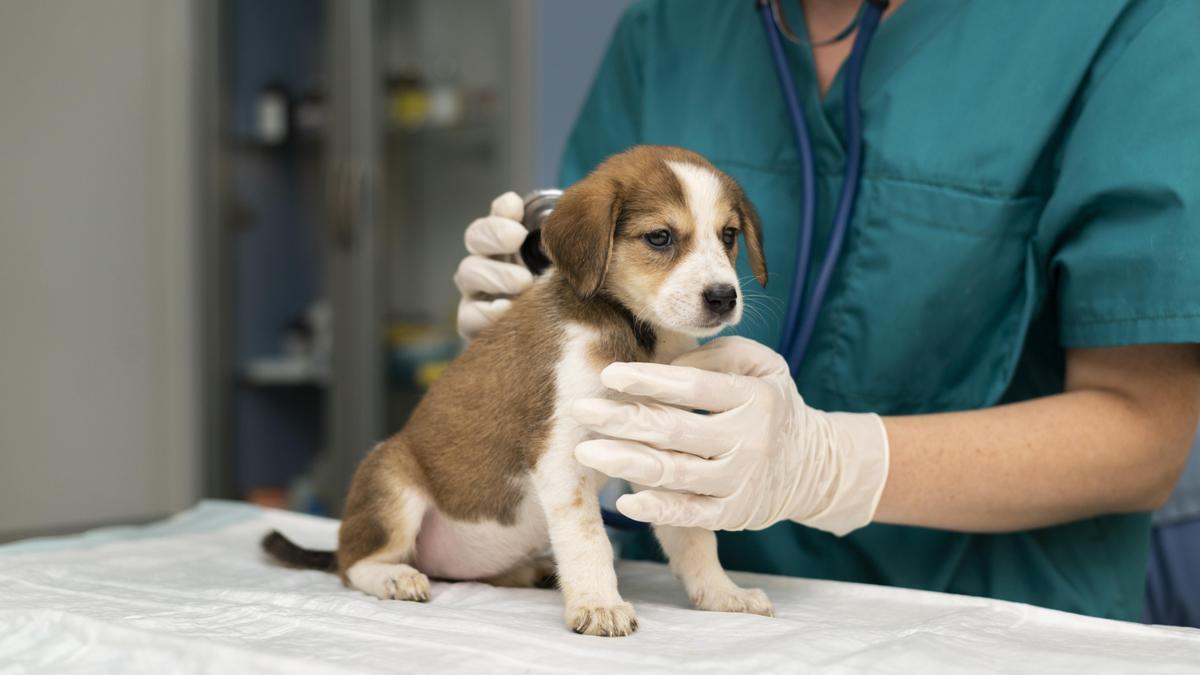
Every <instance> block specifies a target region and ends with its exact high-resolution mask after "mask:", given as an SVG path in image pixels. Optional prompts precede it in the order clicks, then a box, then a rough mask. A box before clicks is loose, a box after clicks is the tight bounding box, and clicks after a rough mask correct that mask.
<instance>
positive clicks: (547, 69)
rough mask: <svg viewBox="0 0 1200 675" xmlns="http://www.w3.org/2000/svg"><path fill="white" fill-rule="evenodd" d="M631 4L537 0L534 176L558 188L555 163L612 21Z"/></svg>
mask: <svg viewBox="0 0 1200 675" xmlns="http://www.w3.org/2000/svg"><path fill="white" fill-rule="evenodd" d="M630 4H631V0H604V1H603V2H595V0H541V2H539V3H538V6H537V10H536V13H535V17H536V18H535V26H534V40H535V41H534V59H535V64H536V66H535V73H534V75H535V80H534V91H535V94H534V96H535V98H536V101H537V104H536V107H535V109H534V126H533V128H534V138H535V145H536V151H535V153H534V163H535V167H534V176H535V177H536V178H537V181H538V186H539V187H550V186H556V185H558V161H559V158H560V157H561V156H562V151H563V145H564V144H565V143H566V139H567V135H568V134H569V133H570V132H571V125H573V124H574V123H575V116H576V115H577V114H578V113H579V108H580V106H582V105H583V100H584V98H585V97H586V96H587V92H588V89H589V88H590V87H591V85H592V78H594V77H595V75H596V69H597V68H598V67H599V66H600V59H601V57H602V56H603V55H604V50H605V49H606V48H607V47H608V42H609V39H610V38H611V37H612V32H613V29H614V28H616V25H617V20H618V19H620V18H621V14H622V13H624V11H625V8H626V7H628V6H629V5H630Z"/></svg>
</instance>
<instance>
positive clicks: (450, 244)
mask: <svg viewBox="0 0 1200 675" xmlns="http://www.w3.org/2000/svg"><path fill="white" fill-rule="evenodd" d="M531 8H532V1H531V0H503V1H496V0H449V1H447V0H349V1H344V2H343V1H330V2H329V3H328V4H327V9H328V16H329V29H330V31H331V36H330V40H329V45H330V53H329V55H328V60H329V64H330V67H329V91H330V113H331V125H330V133H331V138H330V150H331V152H330V165H329V183H330V194H331V198H330V204H331V211H332V212H331V214H330V215H331V217H330V221H329V222H330V223H331V226H330V232H329V237H328V249H329V253H328V267H327V269H328V282H327V283H328V297H329V298H330V300H331V306H332V310H333V315H334V318H333V325H334V352H333V384H332V389H331V392H330V393H331V396H330V419H329V423H330V426H329V435H328V439H327V443H326V448H327V453H328V455H327V460H326V461H325V466H326V470H324V471H322V472H320V473H321V475H322V479H321V482H322V483H323V484H324V486H323V488H322V490H321V492H322V496H323V497H325V501H326V503H328V504H330V505H340V502H341V499H340V496H341V495H343V494H344V492H345V488H346V486H347V485H348V482H349V478H350V475H351V473H352V471H353V468H354V465H355V464H356V463H357V461H358V460H359V459H361V457H362V456H363V455H364V454H365V453H366V452H367V451H368V450H369V449H370V448H371V447H372V446H373V445H374V444H375V443H377V442H378V441H379V440H381V439H382V438H383V437H385V436H387V435H389V434H391V433H394V432H396V431H397V430H399V429H400V428H402V426H403V424H404V422H405V421H406V420H407V418H408V415H409V413H410V412H411V411H412V409H413V407H414V406H415V405H416V403H417V402H418V401H419V400H420V397H421V395H422V394H423V392H424V391H425V389H426V388H427V387H428V386H429V384H430V383H431V382H432V381H433V379H435V378H436V376H437V373H438V372H440V369H441V368H442V367H444V365H445V364H446V363H447V362H448V361H449V360H450V359H452V358H453V357H454V356H455V354H457V352H458V351H459V350H460V349H461V342H460V340H459V338H458V336H457V333H456V332H455V326H454V318H455V313H456V307H457V303H458V292H457V290H456V289H455V287H454V282H453V276H454V271H455V268H456V267H457V265H458V262H459V260H460V259H461V258H462V256H463V254H464V251H463V243H462V238H463V230H464V229H465V228H466V226H467V224H468V223H469V222H470V221H471V220H472V219H473V218H476V217H478V216H481V215H485V214H486V212H487V209H488V206H489V204H490V202H491V200H492V199H493V198H494V197H495V196H496V195H499V194H500V193H501V192H504V191H506V190H516V191H526V190H528V189H529V188H531V187H532V185H531V179H530V176H531V175H532V166H531V164H532V163H531V156H532V153H531V150H530V148H531V147H532V144H531V142H530V135H531V134H530V129H531V127H532V107H533V104H532V96H531V94H530V91H531V82H532V72H533V68H532V48H531V40H530V35H531V31H532V25H533V21H532V17H533V12H532V9H531Z"/></svg>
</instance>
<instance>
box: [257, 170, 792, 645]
mask: <svg viewBox="0 0 1200 675" xmlns="http://www.w3.org/2000/svg"><path fill="white" fill-rule="evenodd" d="M739 233H741V234H742V235H743V237H744V238H745V241H746V247H747V250H748V251H747V252H748V255H749V260H750V265H751V268H752V269H753V271H754V274H755V276H756V277H757V279H758V281H759V283H762V284H765V283H766V280H767V271H766V268H765V264H764V262H763V253H762V235H761V229H760V225H759V220H758V216H757V214H756V213H755V210H754V208H753V207H752V206H751V204H750V202H749V201H748V200H747V199H746V197H745V195H744V194H743V193H742V190H741V188H740V187H739V186H738V185H737V184H736V183H735V182H734V181H733V179H731V178H730V177H729V176H727V175H725V174H724V173H722V172H721V171H719V170H717V169H716V168H715V167H714V166H712V165H711V164H710V163H709V162H708V161H706V160H705V159H704V158H703V157H701V156H700V155H698V154H696V153H694V152H690V151H687V150H683V149H680V148H672V147H663V146H640V147H635V148H633V149H631V150H629V151H627V152H624V153H621V154H619V155H616V156H614V157H611V158H609V159H608V160H607V161H605V162H604V163H603V164H602V165H600V167H599V168H597V169H596V170H595V171H594V172H593V173H592V174H591V175H589V176H588V177H587V178H585V179H584V180H582V181H580V182H579V183H577V184H575V185H574V186H572V187H570V188H569V189H568V190H567V191H566V192H565V193H564V194H563V196H562V198H561V199H560V201H559V203H558V205H557V208H556V209H555V210H554V212H553V213H552V214H551V215H550V216H549V218H548V219H547V221H546V223H545V225H544V227H543V230H542V245H543V248H544V249H545V251H546V253H547V255H548V256H549V257H550V259H551V260H552V261H553V262H554V267H553V268H551V270H550V271H549V272H548V273H547V274H545V275H544V276H543V277H541V278H539V279H538V280H537V281H536V282H535V283H534V285H533V287H532V288H530V289H529V290H528V291H526V292H525V293H524V294H523V295H521V296H520V297H519V298H517V299H516V300H515V301H514V303H513V306H512V308H511V309H510V310H509V311H508V312H507V313H506V314H505V315H504V316H503V317H501V318H500V319H499V320H497V321H496V322H495V323H494V324H493V325H491V326H489V327H488V328H487V329H485V330H484V331H483V332H482V333H481V334H480V335H479V336H478V337H477V338H476V339H475V340H474V341H473V342H472V343H471V344H470V346H469V347H468V348H467V349H466V351H465V352H463V354H462V355H461V356H459V357H458V359H456V360H455V361H454V362H453V364H451V366H450V367H449V369H448V370H447V371H446V372H445V374H444V375H442V377H441V378H439V379H438V380H437V382H436V383H435V384H434V385H433V387H431V388H430V390H429V392H428V393H427V394H426V395H425V397H424V399H423V400H422V401H421V403H420V404H419V405H418V406H417V408H416V410H415V411H414V412H413V415H412V417H411V419H410V420H409V422H408V424H407V425H406V426H405V427H404V430H403V431H401V432H400V433H398V434H396V435H395V436H393V437H392V438H390V439H388V440H387V441H384V442H383V443H380V444H379V445H378V446H376V447H375V449H374V450H372V451H371V453H370V454H368V455H367V457H366V458H365V459H364V460H363V462H362V464H361V465H360V466H359V468H358V471H357V472H356V473H355V475H354V480H353V483H352V485H351V488H350V495H349V497H348V499H347V501H346V507H345V514H344V520H343V522H342V526H341V530H340V532H339V536H338V548H337V552H336V556H335V555H333V554H330V553H325V554H322V553H319V552H313V551H306V550H304V549H300V548H299V547H297V546H295V545H294V544H292V543H291V542H289V541H288V540H286V539H284V538H283V537H282V536H281V535H279V534H278V533H271V534H270V535H268V537H267V538H266V539H265V540H264V542H263V545H264V546H265V547H266V548H267V550H268V551H269V552H271V553H272V554H273V555H274V556H275V557H276V558H278V559H279V560H281V561H283V562H285V563H288V564H292V565H299V566H306V567H324V568H328V569H331V570H332V569H334V568H335V567H336V570H337V572H338V574H339V575H340V576H341V578H342V581H343V582H344V583H346V584H347V585H349V586H352V587H354V588H357V589H359V590H361V591H364V592H366V593H369V594H371V595H374V596H376V597H379V598H394V599H399V600H416V601H425V600H428V599H429V597H430V586H429V577H433V578H437V579H449V580H466V579H474V580H482V581H488V582H491V583H494V584H497V585H509V586H512V585H535V584H536V583H538V582H539V580H543V579H545V578H547V577H548V575H552V574H556V575H557V580H558V585H559V587H560V588H561V589H562V592H563V597H564V601H565V604H566V612H565V618H566V623H567V626H568V627H569V628H571V629H572V630H574V631H576V632H578V633H586V634H589V635H609V636H611V635H627V634H629V633H631V632H633V631H634V630H635V629H636V628H637V619H636V617H635V615H634V611H633V608H632V607H631V606H630V605H629V603H627V602H624V601H623V600H622V599H621V596H620V594H619V593H618V592H617V577H616V574H615V573H614V571H613V552H612V548H611V546H610V544H609V541H608V538H607V537H606V535H605V531H604V526H603V524H602V522H601V516H600V505H599V503H598V499H597V493H598V491H599V489H600V487H601V486H602V485H603V484H604V481H605V479H604V477H603V476H601V475H599V474H597V473H596V472H595V471H592V470H591V469H588V468H586V467H584V466H582V465H581V464H579V463H578V462H577V461H576V460H575V456H574V450H575V446H576V445H578V444H579V443H580V442H581V441H583V440H585V439H586V436H587V435H586V432H585V431H584V430H583V429H582V428H580V426H579V425H578V424H576V423H575V422H574V421H573V420H572V419H571V416H570V414H569V411H570V408H571V405H572V403H573V402H575V401H577V400H579V399H582V398H590V397H603V396H609V395H613V392H611V391H610V390H608V389H606V388H605V387H604V386H603V385H602V384H601V383H600V371H601V370H603V369H604V367H605V366H607V365H608V364H610V363H613V362H615V361H654V362H660V363H666V362H670V361H671V360H672V359H674V358H675V357H677V356H678V355H680V354H681V353H683V352H685V351H687V350H689V349H691V348H693V347H694V346H695V344H696V343H695V338H697V337H703V336H709V335H713V334H715V333H717V332H719V331H720V330H721V329H722V328H724V327H726V326H729V325H732V324H735V323H737V322H738V321H739V320H740V318H741V314H742V307H741V302H740V300H741V297H740V296H741V293H740V291H739V288H738V280H737V276H736V274H735V272H734V261H735V259H736V258H737V248H738V247H737V235H738V234H739ZM655 532H656V534H657V536H658V540H659V542H660V543H661V544H662V547H663V550H664V551H665V552H666V554H667V557H668V558H669V560H670V563H671V569H672V570H673V571H674V573H675V574H676V576H678V577H679V578H680V580H681V581H682V582H683V584H684V586H685V587H686V589H687V591H688V594H689V596H690V597H691V599H692V601H693V602H694V603H695V605H696V606H697V607H698V608H700V609H707V610H716V611H731V612H752V613H755V614H765V615H770V614H771V613H772V609H771V604H770V601H769V600H768V599H767V597H766V595H764V594H763V593H762V591H759V590H753V589H752V590H747V589H742V588H739V587H738V586H737V585H736V584H734V583H733V581H732V580H730V579H729V577H728V576H727V575H726V574H725V572H724V570H723V569H722V568H721V565H720V562H719V561H718V559H717V546H716V537H715V535H714V534H713V533H712V532H709V531H706V530H699V529H693V528H676V527H657V528H655ZM547 543H549V544H550V545H551V547H552V549H553V556H554V558H553V559H554V564H552V563H551V562H550V560H549V559H548V558H546V556H545V552H546V545H547Z"/></svg>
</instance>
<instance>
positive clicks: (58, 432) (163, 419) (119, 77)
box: [0, 0, 197, 538]
mask: <svg viewBox="0 0 1200 675" xmlns="http://www.w3.org/2000/svg"><path fill="white" fill-rule="evenodd" d="M189 10H190V7H189V6H188V5H187V4H186V3H185V2H184V0H169V1H165V2H164V1H163V0H109V1H107V2H102V3H100V2H67V1H58V0H23V1H22V0H5V1H4V2H3V3H0V92H4V93H3V95H2V96H0V538H5V537H11V536H13V535H15V534H17V533H22V532H31V531H42V530H46V529H61V528H66V527H71V526H76V525H85V524H91V523H101V522H106V521H116V520H137V519H145V518H149V517H153V516H156V515H160V514H164V513H168V512H170V511H172V510H175V509H177V508H179V507H181V506H183V505H185V504H187V503H190V502H191V501H192V500H193V499H194V498H195V496H196V494H197V490H196V484H195V482H196V478H197V472H196V470H195V460H196V456H195V445H194V443H195V441H194V438H195V435H196V434H195V432H196V429H195V418H194V415H193V414H192V411H193V410H194V405H193V403H194V400H193V393H192V392H193V390H194V387H193V386H192V384H193V381H194V380H193V377H194V374H195V370H194V358H193V355H194V346H195V343H194V337H193V336H194V334H195V331H194V328H195V327H194V325H193V319H192V316H193V312H192V308H193V306H192V304H191V303H192V298H193V297H194V294H193V290H194V289H193V286H192V284H191V278H192V277H191V274H192V271H193V264H192V256H191V239H190V236H191V232H192V228H191V224H190V223H189V222H188V217H189V216H188V214H190V213H192V208H191V206H192V205H191V203H190V199H191V197H192V194H193V193H192V192H191V191H190V189H189V186H190V182H191V180H192V175H193V174H192V173H191V167H190V164H189V162H190V158H191V157H192V154H191V152H190V148H189V143H190V142H191V126H190V124H191V121H190V114H191V113H190V110H191V107H192V106H191V104H190V99H189V96H190V91H189V88H188V86H189V85H188V83H189V79H188V73H189V58H190V57H189V53H190V52H189V50H190V44H191V43H190V42H189V39H190V36H189V21H188V17H189Z"/></svg>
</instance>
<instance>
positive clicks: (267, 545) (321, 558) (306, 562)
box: [262, 530, 337, 572]
mask: <svg viewBox="0 0 1200 675" xmlns="http://www.w3.org/2000/svg"><path fill="white" fill-rule="evenodd" d="M262 547H263V550H264V551H266V552H267V554H268V555H270V556H271V557H272V558H274V559H275V560H276V561H278V562H279V563H281V564H283V565H287V566H288V567H296V568H299V569H308V570H321V571H323V572H336V571H337V553H336V552H334V551H313V550H310V549H307V548H301V547H300V546H297V545H296V544H295V543H293V542H292V540H291V539H288V538H287V537H285V536H283V535H282V534H279V532H278V531H276V530H271V531H270V532H268V533H267V536H265V537H263V540H262Z"/></svg>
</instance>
